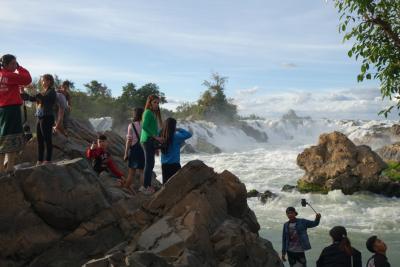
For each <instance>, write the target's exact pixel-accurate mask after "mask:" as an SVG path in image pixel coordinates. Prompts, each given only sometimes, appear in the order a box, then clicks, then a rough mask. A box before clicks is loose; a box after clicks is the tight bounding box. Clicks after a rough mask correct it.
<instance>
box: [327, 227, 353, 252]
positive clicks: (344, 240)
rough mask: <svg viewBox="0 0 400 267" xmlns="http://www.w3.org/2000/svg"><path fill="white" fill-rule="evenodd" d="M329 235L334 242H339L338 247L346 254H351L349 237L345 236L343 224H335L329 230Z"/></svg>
mask: <svg viewBox="0 0 400 267" xmlns="http://www.w3.org/2000/svg"><path fill="white" fill-rule="evenodd" d="M329 235H330V236H331V237H332V239H333V241H334V242H338V243H339V249H340V250H341V251H343V252H345V253H346V254H347V255H349V256H351V255H353V248H352V247H351V243H350V239H349V238H348V237H347V231H346V228H344V227H343V226H335V227H333V228H332V229H331V230H330V231H329Z"/></svg>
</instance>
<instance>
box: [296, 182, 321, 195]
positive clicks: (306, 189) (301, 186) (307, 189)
mask: <svg viewBox="0 0 400 267" xmlns="http://www.w3.org/2000/svg"><path fill="white" fill-rule="evenodd" d="M297 189H298V190H299V192H301V193H321V194H328V192H329V190H328V189H327V188H326V187H324V186H321V185H317V184H312V183H307V182H305V181H302V180H299V181H297Z"/></svg>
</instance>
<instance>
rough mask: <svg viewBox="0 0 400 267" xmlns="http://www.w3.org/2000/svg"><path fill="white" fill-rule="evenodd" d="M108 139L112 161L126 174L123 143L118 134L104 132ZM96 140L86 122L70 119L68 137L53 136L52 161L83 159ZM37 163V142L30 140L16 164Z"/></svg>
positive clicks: (94, 134) (58, 134)
mask: <svg viewBox="0 0 400 267" xmlns="http://www.w3.org/2000/svg"><path fill="white" fill-rule="evenodd" d="M104 134H105V135H106V136H107V139H108V144H109V146H108V150H109V152H110V153H111V155H112V158H113V161H114V162H115V163H116V165H117V166H118V168H119V169H120V170H122V171H123V172H125V173H126V172H127V164H126V162H124V160H123V155H124V148H125V141H124V139H123V138H122V137H120V136H119V135H118V134H116V133H114V132H111V131H107V132H104ZM96 139H97V132H96V131H95V130H94V129H93V127H92V126H91V124H90V123H89V122H88V121H81V120H76V119H71V121H70V122H69V128H68V137H66V136H64V135H63V134H60V133H57V134H54V135H53V160H55V161H57V160H64V159H74V158H77V157H82V158H85V157H86V156H85V152H86V149H87V148H88V147H89V146H90V145H91V143H92V142H93V141H96ZM36 161H37V142H36V138H35V137H34V138H32V139H31V140H30V141H29V142H28V143H27V144H26V145H25V147H24V150H23V151H22V152H21V153H20V154H19V158H18V160H17V162H18V163H22V162H31V163H36Z"/></svg>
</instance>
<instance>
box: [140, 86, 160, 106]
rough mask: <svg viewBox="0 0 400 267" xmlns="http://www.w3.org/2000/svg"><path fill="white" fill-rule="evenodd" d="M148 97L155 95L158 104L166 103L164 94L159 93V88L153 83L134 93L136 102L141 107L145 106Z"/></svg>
mask: <svg viewBox="0 0 400 267" xmlns="http://www.w3.org/2000/svg"><path fill="white" fill-rule="evenodd" d="M149 95H157V96H159V97H160V104H164V103H167V99H166V98H165V95H164V93H162V92H160V88H159V87H158V85H157V84H155V83H147V84H145V85H143V86H142V87H140V88H139V89H138V90H137V91H136V101H138V104H139V105H141V106H143V107H144V105H145V104H146V100H147V97H148V96H149Z"/></svg>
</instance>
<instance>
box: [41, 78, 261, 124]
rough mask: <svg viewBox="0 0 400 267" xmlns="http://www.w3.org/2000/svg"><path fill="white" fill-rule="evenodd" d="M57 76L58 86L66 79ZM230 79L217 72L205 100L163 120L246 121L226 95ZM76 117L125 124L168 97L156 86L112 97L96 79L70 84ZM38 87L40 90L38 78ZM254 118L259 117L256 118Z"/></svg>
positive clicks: (208, 84)
mask: <svg viewBox="0 0 400 267" xmlns="http://www.w3.org/2000/svg"><path fill="white" fill-rule="evenodd" d="M54 76H55V82H56V86H59V85H60V84H61V83H62V82H63V80H62V79H60V78H59V77H58V76H57V75H54ZM226 82H227V77H222V76H220V75H219V74H218V73H213V74H212V75H211V79H210V80H209V81H207V80H205V81H204V82H203V83H202V85H203V86H205V87H206V89H205V91H204V92H203V93H202V95H201V97H200V98H199V99H198V100H197V101H196V102H193V103H184V104H182V105H180V106H178V107H177V109H176V111H175V112H174V111H171V110H167V109H162V110H161V111H162V114H163V117H164V118H166V117H171V116H172V117H175V118H177V119H192V120H207V121H212V122H216V123H227V124H230V123H233V122H235V121H237V120H239V119H242V118H243V117H242V118H241V117H239V116H238V114H237V106H236V105H235V104H233V102H232V99H228V98H227V97H226V95H225V92H224V90H225V85H226ZM70 83H71V88H70V93H71V102H72V111H71V112H72V116H73V117H75V118H79V119H88V118H95V117H105V116H110V117H112V118H113V120H114V125H125V124H126V123H127V122H128V121H129V119H130V118H131V117H132V110H133V108H135V107H144V105H145V103H146V99H147V97H148V96H149V95H151V94H155V95H158V96H160V100H161V104H163V103H167V100H166V97H165V94H164V93H163V92H161V90H160V88H159V86H158V85H157V84H155V83H147V84H145V85H143V86H141V87H139V88H138V87H137V86H136V85H135V84H134V83H131V82H130V83H127V84H126V85H125V86H123V87H122V94H121V95H120V96H118V97H113V96H112V95H111V90H110V89H109V88H108V87H107V85H105V84H102V83H101V82H99V81H96V80H93V81H91V82H89V83H87V84H84V87H85V89H84V90H82V89H77V88H76V87H75V85H74V83H73V81H70ZM34 86H35V87H36V88H37V90H40V83H39V82H38V79H36V80H35V81H34ZM250 118H256V116H255V115H252V116H250Z"/></svg>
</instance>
